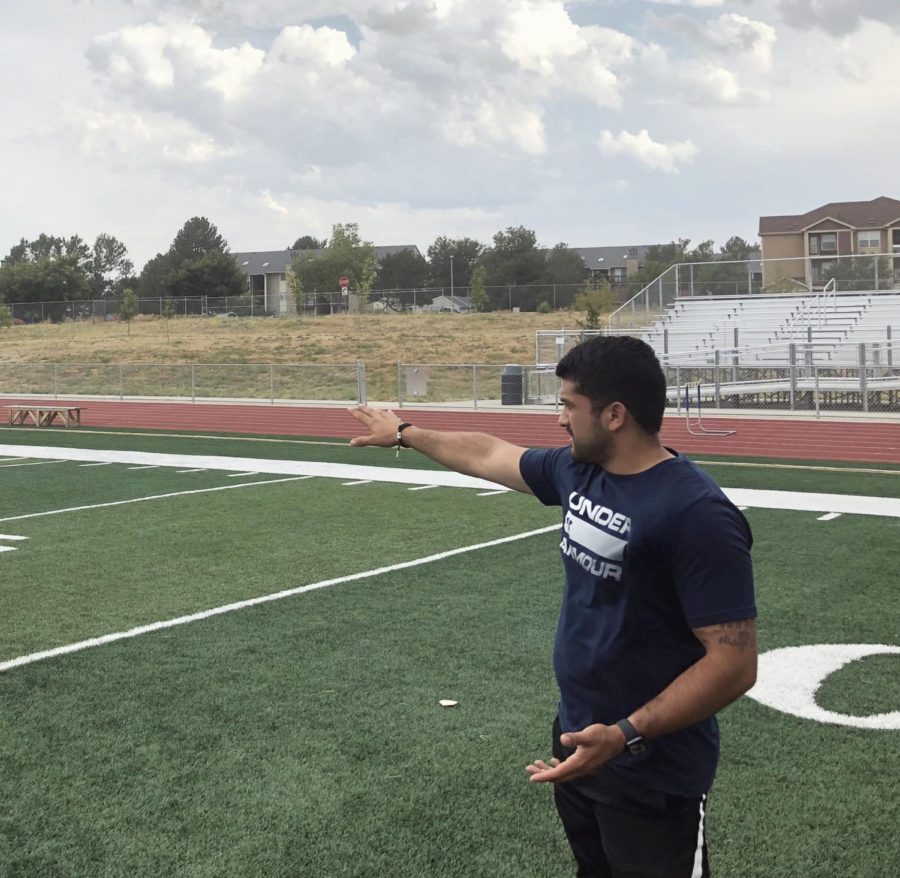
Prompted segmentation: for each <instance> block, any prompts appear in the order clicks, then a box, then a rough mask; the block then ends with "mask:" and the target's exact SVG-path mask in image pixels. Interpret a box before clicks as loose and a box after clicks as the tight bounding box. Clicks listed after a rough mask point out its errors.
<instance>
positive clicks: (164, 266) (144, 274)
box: [138, 216, 247, 297]
mask: <svg viewBox="0 0 900 878" xmlns="http://www.w3.org/2000/svg"><path fill="white" fill-rule="evenodd" d="M138 285H139V288H140V291H141V295H142V296H144V297H151V296H203V295H206V296H240V295H242V294H243V293H244V291H245V289H246V286H247V278H246V275H244V273H243V272H242V271H241V270H240V268H238V265H237V263H236V262H235V261H234V258H233V257H232V256H231V254H230V253H229V252H228V243H227V242H226V240H225V239H224V238H223V237H222V236H221V235H220V234H219V230H218V229H217V228H216V227H215V226H214V225H213V224H212V223H211V222H210V221H209V220H208V219H207V218H206V217H196V216H195V217H193V218H192V219H189V220H188V221H187V222H186V223H185V224H184V225H183V226H182V227H181V229H180V230H179V231H178V233H177V234H176V235H175V239H174V240H173V241H172V244H171V246H170V247H169V249H168V251H167V252H166V253H157V254H156V256H154V257H153V258H152V259H151V260H150V261H149V262H148V263H147V264H146V265H145V266H144V268H143V271H141V276H140V278H139V281H138Z"/></svg>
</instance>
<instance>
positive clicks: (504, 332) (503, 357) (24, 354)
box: [0, 312, 584, 394]
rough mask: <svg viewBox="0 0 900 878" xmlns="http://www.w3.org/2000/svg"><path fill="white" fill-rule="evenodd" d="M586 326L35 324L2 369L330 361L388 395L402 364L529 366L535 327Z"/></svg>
mask: <svg viewBox="0 0 900 878" xmlns="http://www.w3.org/2000/svg"><path fill="white" fill-rule="evenodd" d="M583 319H584V315H582V314H579V313H575V312H557V313H555V314H536V313H521V314H512V313H509V312H499V313H491V314H467V315H459V314H389V315H381V314H365V315H348V314H341V315H333V316H330V317H315V318H303V319H298V318H285V319H262V318H252V317H246V318H241V317H237V318H202V317H188V318H181V317H179V318H174V319H172V320H171V321H169V327H168V329H169V338H168V340H167V339H166V324H165V321H164V320H161V319H159V318H141V319H138V320H135V321H134V322H133V323H132V325H131V332H130V334H129V333H128V330H127V327H126V326H125V325H124V324H121V323H113V322H110V323H105V322H98V323H65V324H37V325H31V326H15V327H12V328H10V329H8V330H4V331H2V333H0V344H2V353H0V365H7V364H10V365H11V364H16V365H21V364H34V365H37V364H40V363H60V364H65V363H88V364H96V365H98V366H99V365H102V364H122V363H125V364H128V363H134V364H149V363H153V364H174V363H221V364H238V363H275V364H279V363H310V364H315V363H322V364H325V363H327V364H334V363H354V362H356V361H357V360H361V361H362V362H363V363H364V364H365V366H366V373H367V378H368V383H369V387H370V390H371V392H372V393H376V394H378V393H381V394H385V393H393V392H394V389H395V388H396V381H397V362H398V361H402V362H404V363H413V364H437V363H475V364H503V363H521V364H523V365H527V364H533V363H534V361H535V332H536V331H537V330H539V329H542V330H551V331H552V330H559V329H570V330H577V329H579V328H580V327H579V323H578V321H579V320H581V321H583ZM38 371H40V370H35V376H36V377H37V374H36V373H37V372H38ZM465 380H468V379H465ZM44 383H46V382H44ZM146 390H147V391H148V392H152V390H151V388H147V389H146ZM35 392H37V391H36V390H35ZM81 392H85V391H83V390H82V391H81ZM166 392H174V391H171V390H168V391H166Z"/></svg>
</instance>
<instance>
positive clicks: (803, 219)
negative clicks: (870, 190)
mask: <svg viewBox="0 0 900 878" xmlns="http://www.w3.org/2000/svg"><path fill="white" fill-rule="evenodd" d="M898 219H900V201H898V200H897V199H896V198H888V197H887V196H884V195H882V196H881V197H879V198H874V199H872V201H833V202H831V203H830V204H823V205H822V206H821V207H817V208H816V209H815V210H811V211H809V212H808V213H801V214H798V215H796V216H761V217H760V218H759V233H760V235H797V234H799V233H800V232H803V231H805V230H806V229H808V228H809V227H810V226H814V225H816V224H817V223H820V222H822V220H833V221H834V222H835V223H837V224H840V225H844V226H846V227H847V228H849V229H883V228H884V227H885V226H889V225H891V224H892V223H894V222H896V221H897V220H898Z"/></svg>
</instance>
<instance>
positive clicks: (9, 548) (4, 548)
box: [0, 546, 16, 552]
mask: <svg viewBox="0 0 900 878" xmlns="http://www.w3.org/2000/svg"><path fill="white" fill-rule="evenodd" d="M15 551H16V546H0V552H15Z"/></svg>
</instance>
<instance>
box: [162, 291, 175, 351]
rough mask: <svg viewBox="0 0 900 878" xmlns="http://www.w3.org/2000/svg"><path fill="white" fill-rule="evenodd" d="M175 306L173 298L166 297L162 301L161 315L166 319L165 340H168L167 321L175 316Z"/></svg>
mask: <svg viewBox="0 0 900 878" xmlns="http://www.w3.org/2000/svg"><path fill="white" fill-rule="evenodd" d="M175 314H176V308H175V300H174V299H166V301H165V302H164V303H163V308H162V316H163V319H164V320H165V321H166V342H167V343H168V341H169V321H170V320H171V319H172V318H173V317H174V316H175Z"/></svg>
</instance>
